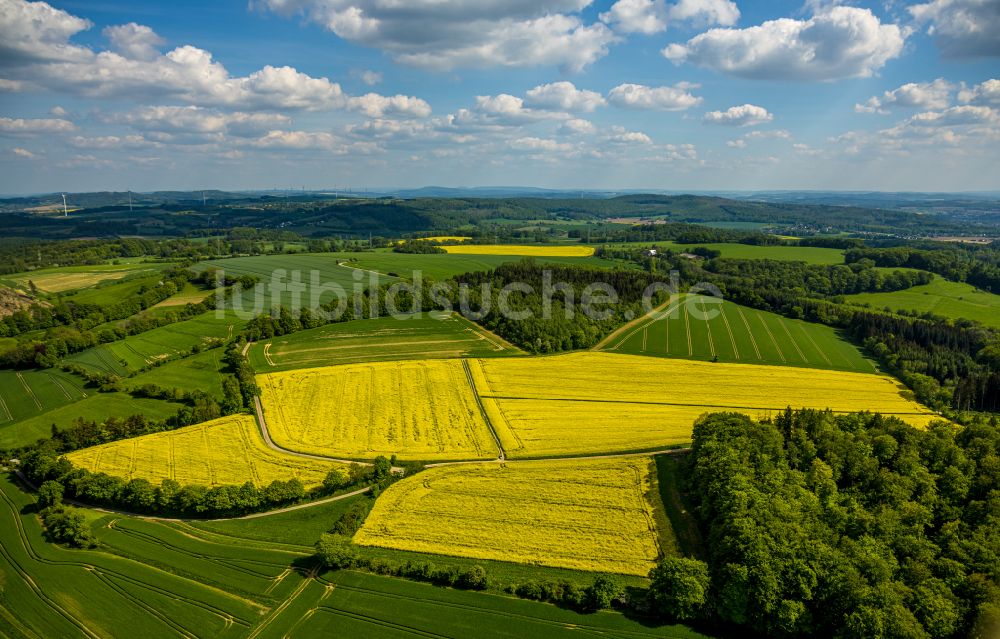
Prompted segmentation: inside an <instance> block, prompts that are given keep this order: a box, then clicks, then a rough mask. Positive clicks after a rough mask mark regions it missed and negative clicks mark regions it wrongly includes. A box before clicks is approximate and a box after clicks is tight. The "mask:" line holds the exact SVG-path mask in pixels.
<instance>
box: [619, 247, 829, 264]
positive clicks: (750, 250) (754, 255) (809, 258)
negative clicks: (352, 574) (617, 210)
mask: <svg viewBox="0 0 1000 639" xmlns="http://www.w3.org/2000/svg"><path fill="white" fill-rule="evenodd" d="M609 246H634V247H651V246H657V247H659V248H661V249H670V250H672V251H674V252H675V253H678V252H684V251H690V250H691V249H693V248H696V247H699V246H700V247H705V248H709V249H712V250H715V251H719V252H720V253H721V254H722V255H721V257H724V258H730V259H737V260H780V261H785V262H806V263H808V264H843V263H844V252H843V251H842V250H840V249H831V248H820V247H815V246H755V245H752V244H724V243H717V244H681V243H677V242H627V243H622V244H609Z"/></svg>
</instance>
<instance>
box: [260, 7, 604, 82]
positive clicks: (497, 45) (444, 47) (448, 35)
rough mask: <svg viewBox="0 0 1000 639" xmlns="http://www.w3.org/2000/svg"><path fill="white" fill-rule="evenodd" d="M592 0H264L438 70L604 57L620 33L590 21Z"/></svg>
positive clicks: (571, 65)
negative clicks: (584, 15)
mask: <svg viewBox="0 0 1000 639" xmlns="http://www.w3.org/2000/svg"><path fill="white" fill-rule="evenodd" d="M590 4H591V0H479V1H477V2H469V1H468V0H433V1H427V0H423V1H419V2H403V1H400V0H261V2H259V3H258V6H261V7H264V8H267V9H270V10H272V11H274V12H276V13H279V14H283V15H302V16H304V17H305V18H306V19H307V20H309V21H311V22H314V23H316V24H318V25H321V26H322V27H323V28H325V29H327V30H329V31H330V32H332V33H334V34H336V35H337V36H339V37H341V38H343V39H345V40H349V41H351V42H355V43H358V44H361V45H364V46H369V47H374V48H377V49H380V50H382V51H385V52H387V53H388V54H389V55H391V56H392V57H393V59H395V60H396V61H397V62H401V63H403V64H408V65H412V66H419V67H425V68H431V69H452V68H456V67H477V68H482V67H496V66H536V65H557V66H559V67H562V68H564V69H566V70H569V71H579V70H581V69H583V68H584V67H586V66H588V65H590V64H592V63H593V62H595V61H596V60H598V59H600V58H602V57H604V56H605V55H607V53H608V46H609V45H610V44H612V43H613V42H615V41H616V36H615V35H614V33H613V32H612V31H611V29H609V28H608V27H607V26H606V25H605V24H603V23H600V22H595V23H592V24H586V23H585V22H584V20H583V18H582V17H581V15H580V11H581V10H583V9H585V8H586V7H587V6H589V5H590Z"/></svg>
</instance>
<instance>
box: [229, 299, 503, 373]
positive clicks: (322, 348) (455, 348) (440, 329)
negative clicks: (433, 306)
mask: <svg viewBox="0 0 1000 639" xmlns="http://www.w3.org/2000/svg"><path fill="white" fill-rule="evenodd" d="M440 318H443V319H440ZM519 352H520V351H519V350H518V349H516V348H515V347H513V346H511V345H510V344H508V343H506V342H505V341H503V340H502V339H501V338H499V337H497V336H496V335H494V334H492V333H490V332H489V331H487V330H485V329H483V328H481V327H479V326H477V325H476V324H474V323H472V322H470V321H468V320H466V319H465V318H463V317H461V316H460V315H457V314H453V315H442V314H440V313H422V314H419V315H409V316H406V318H405V319H396V318H394V317H380V318H376V319H366V320H358V321H352V322H345V323H342V324H327V325H325V326H321V327H319V328H314V329H311V330H308V331H301V332H298V333H292V334H291V335H285V336H282V337H275V338H274V339H271V340H269V341H266V342H259V343H256V344H254V345H253V346H252V347H251V348H250V353H249V355H250V361H251V363H252V364H253V365H254V368H256V369H257V371H258V372H271V371H280V370H290V369H293V368H311V367H317V366H333V365H336V364H354V363H358V362H377V361H387V360H401V359H429V358H439V357H495V356H502V355H512V354H516V353H519Z"/></svg>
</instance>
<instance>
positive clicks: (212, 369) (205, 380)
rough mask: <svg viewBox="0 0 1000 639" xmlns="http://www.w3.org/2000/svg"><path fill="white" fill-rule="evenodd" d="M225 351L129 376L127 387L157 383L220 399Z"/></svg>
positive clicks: (217, 351)
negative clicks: (200, 392)
mask: <svg viewBox="0 0 1000 639" xmlns="http://www.w3.org/2000/svg"><path fill="white" fill-rule="evenodd" d="M223 355H225V349H222V348H212V349H209V350H207V351H203V352H201V353H198V354H197V355H191V356H190V357H185V358H183V359H178V360H174V361H172V362H167V363H166V364H164V365H162V366H157V367H155V368H151V369H149V370H148V371H145V372H143V373H139V374H138V375H136V376H135V377H130V378H129V379H128V380H126V382H125V384H126V386H127V387H128V388H136V387H139V386H142V385H144V384H155V385H157V386H162V387H163V388H179V389H181V390H184V391H196V390H200V391H204V392H206V393H208V394H209V395H213V396H215V397H217V398H221V397H222V369H223V368H225V366H226V365H225V363H224V362H223V361H222V357H223Z"/></svg>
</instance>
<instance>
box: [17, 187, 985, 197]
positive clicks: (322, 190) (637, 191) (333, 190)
mask: <svg viewBox="0 0 1000 639" xmlns="http://www.w3.org/2000/svg"><path fill="white" fill-rule="evenodd" d="M434 190H440V191H455V192H462V191H466V192H474V191H504V192H510V193H518V192H521V193H531V192H540V193H565V194H579V195H578V197H582V196H583V195H584V194H604V195H607V194H628V195H642V194H650V195H725V194H740V195H752V194H766V193H782V194H789V193H791V194H794V193H802V194H844V195H864V194H878V195H922V196H935V195H977V196H989V197H1000V188H997V189H995V190H956V191H939V190H931V191H916V190H899V189H895V190H884V191H883V190H878V189H789V188H785V189H778V188H774V189H663V188H622V189H614V188H552V187H538V186H518V185H498V186H485V185H480V186H442V185H436V184H428V185H424V186H416V187H362V188H360V189H359V188H354V187H316V188H302V187H288V188H276V187H272V188H243V189H219V188H208V187H206V188H203V189H176V188H175V189H152V190H136V189H122V190H114V189H98V190H94V191H62V190H54V191H34V192H26V193H0V199H18V198H29V197H45V196H53V195H60V194H63V193H65V194H66V195H67V196H68V195H89V194H94V193H135V194H138V195H151V194H156V193H190V194H200V193H206V194H207V193H231V194H268V193H287V194H291V193H298V194H309V195H317V194H323V195H334V194H336V195H364V194H371V195H393V194H398V193H407V192H420V191H434ZM431 197H433V196H431Z"/></svg>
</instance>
